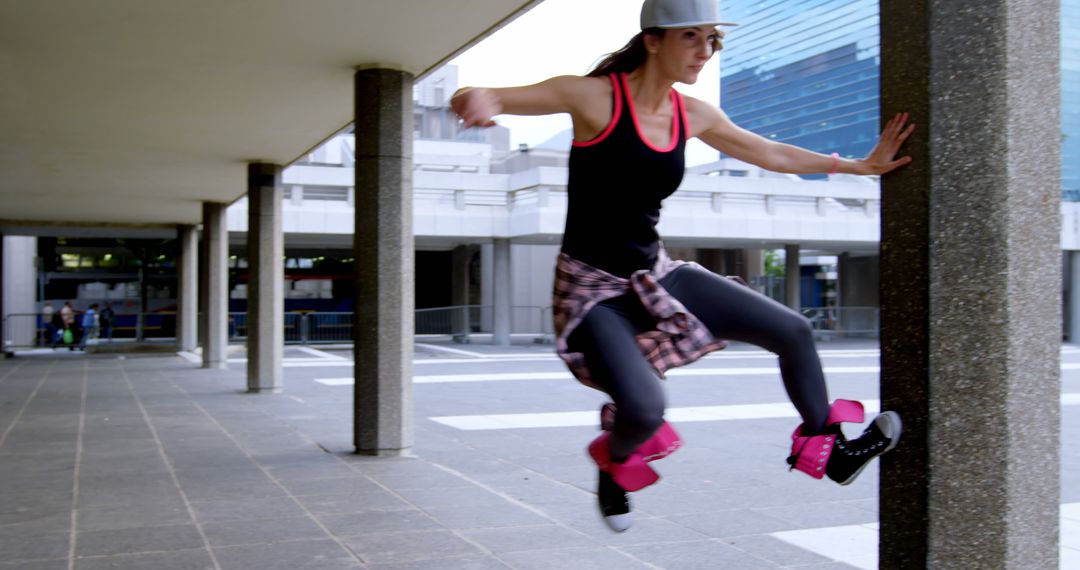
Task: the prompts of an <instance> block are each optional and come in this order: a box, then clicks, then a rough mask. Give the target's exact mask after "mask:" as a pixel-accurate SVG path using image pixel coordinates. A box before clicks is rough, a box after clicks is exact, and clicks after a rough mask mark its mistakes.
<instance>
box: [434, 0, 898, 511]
mask: <svg viewBox="0 0 1080 570" xmlns="http://www.w3.org/2000/svg"><path fill="white" fill-rule="evenodd" d="M717 4H718V3H717V2H716V0H645V3H644V5H643V6H642V9H641V33H639V34H638V35H636V36H634V38H633V39H631V40H630V42H629V43H628V44H627V45H626V46H625V47H623V48H622V49H620V50H619V51H617V52H615V53H613V54H611V55H609V56H608V57H607V58H606V59H604V60H603V61H602V62H600V64H599V65H597V67H596V68H595V69H594V70H593V71H592V72H590V73H589V74H588V75H587V76H585V77H577V76H563V77H554V78H551V79H548V80H546V81H543V82H541V83H537V84H536V85H530V86H526V87H512V88H505V89H487V88H464V89H461V90H460V91H458V92H457V93H456V94H455V95H454V97H453V99H452V101H451V104H452V106H453V109H454V111H455V112H456V113H457V114H458V116H460V117H461V119H462V121H463V123H464V126H465V127H466V128H468V127H488V126H492V125H494V124H495V123H494V122H493V121H492V117H494V116H495V115H499V114H502V113H507V114H513V115H547V114H552V113H569V114H570V116H571V118H572V119H573V126H574V142H573V146H572V149H571V151H570V176H569V182H568V185H567V191H568V194H569V205H568V209H567V216H566V230H565V233H564V236H563V242H562V251H561V253H560V254H559V257H558V262H557V266H556V269H555V293H554V312H555V327H556V328H555V330H556V333H557V339H556V349H557V351H558V353H559V356H560V357H561V358H562V359H563V360H564V361H565V362H566V363H567V365H568V367H569V368H570V370H571V371H572V372H573V374H574V375H575V376H576V377H577V378H578V379H579V380H580V381H581V382H582V383H584V384H585V385H587V386H590V387H593V388H596V389H598V390H602V391H603V392H605V393H607V394H608V395H610V396H611V399H612V400H613V402H614V405H610V404H609V405H606V406H605V407H604V409H603V410H602V412H601V425H602V426H603V427H604V430H605V431H604V433H603V434H602V435H601V436H600V437H599V438H597V439H596V440H595V441H593V442H592V443H591V444H590V445H589V446H588V452H589V455H591V456H592V458H593V459H594V460H595V461H596V463H597V466H598V468H599V481H598V489H597V497H598V500H599V505H600V511H601V513H602V515H603V516H604V520H605V522H606V523H607V524H608V525H609V526H610V527H611V528H612V529H613V530H616V531H620V532H621V531H624V530H626V529H627V528H629V526H630V522H631V519H630V504H629V500H628V498H627V492H628V491H637V490H639V489H642V488H644V487H646V486H648V485H650V484H652V483H654V482H655V481H656V480H657V478H658V477H657V475H656V473H655V472H654V471H653V470H652V468H651V467H649V466H648V464H647V463H648V462H650V461H653V460H655V459H659V458H662V457H664V456H666V455H668V454H670V453H671V452H673V451H675V450H676V449H677V448H678V447H679V446H680V445H681V444H682V442H681V440H680V439H679V437H678V435H677V434H676V433H675V431H674V430H673V429H672V427H671V426H670V425H669V424H668V423H666V422H665V421H664V409H665V406H666V402H665V396H664V391H663V389H662V387H661V384H660V378H661V376H662V374H663V373H664V371H665V370H667V369H670V368H672V367H675V366H681V365H684V364H688V363H690V362H693V361H695V360H697V359H698V358H700V357H702V356H703V355H705V354H707V353H708V352H710V351H713V350H717V349H719V348H723V346H724V344H725V341H724V340H721V339H728V340H737V341H743V342H748V343H751V344H755V345H757V346H760V347H763V348H765V349H766V350H769V351H771V352H773V353H775V354H776V355H777V356H778V357H779V363H780V373H781V376H782V377H783V381H784V387H785V389H786V390H787V393H788V396H789V397H790V398H791V401H792V403H793V404H794V405H795V408H796V409H797V410H798V412H799V414H800V416H801V417H802V420H803V421H802V424H801V425H800V426H799V427H798V428H796V430H795V433H794V434H793V435H792V450H791V455H790V457H788V464H789V465H790V466H791V468H792V469H798V470H800V471H803V472H805V473H807V474H809V475H811V476H813V477H816V478H819V479H820V478H822V477H824V476H828V477H829V478H830V479H832V480H834V481H836V482H838V483H840V484H842V485H846V484H848V483H850V482H851V481H853V480H854V479H855V477H857V476H858V474H859V473H860V472H861V471H862V470H863V468H864V467H865V466H866V464H867V463H868V462H869V461H870V460H871V459H873V458H874V457H877V456H878V455H881V454H882V453H885V452H886V451H889V450H890V449H892V448H894V447H895V446H896V444H897V441H898V440H899V438H900V432H901V422H900V416H899V415H897V414H896V413H895V412H885V413H883V414H881V415H879V416H878V417H877V418H875V419H874V421H873V422H871V423H870V425H869V427H868V428H867V429H866V431H864V432H863V434H862V435H861V436H860V437H858V438H857V439H853V440H847V439H845V437H844V434H843V433H842V432H841V430H840V426H839V424H840V422H852V421H853V422H861V421H863V409H862V405H861V404H859V403H858V402H853V401H850V400H836V401H835V402H834V403H833V404H832V405H830V404H829V400H828V396H827V392H826V387H825V378H824V375H823V373H822V370H821V362H820V360H819V359H818V355H817V350H816V348H815V346H814V339H813V334H812V332H811V328H810V325H809V323H808V321H807V320H806V319H805V318H804V317H802V316H801V315H800V314H799V313H797V312H795V311H792V310H791V309H789V308H787V307H785V306H783V305H781V304H780V303H777V302H775V301H773V300H771V299H769V298H768V297H766V296H764V295H761V294H759V293H757V292H755V291H753V290H752V289H750V288H748V287H746V286H744V285H741V284H739V283H737V282H735V281H733V280H731V279H728V278H724V277H720V276H718V275H716V274H713V273H711V272H709V271H707V270H705V269H704V268H702V267H701V266H699V265H697V264H694V263H686V262H681V261H675V260H672V259H670V258H669V257H668V256H667V254H666V252H665V251H664V247H663V244H662V243H661V241H660V237H659V235H658V234H657V232H656V224H657V222H658V221H659V217H660V205H661V202H662V201H663V199H664V198H666V197H668V196H669V195H671V194H672V193H673V192H674V191H675V189H676V188H677V187H678V186H679V184H680V182H681V181H682V177H683V172H684V149H685V146H686V141H687V140H688V139H690V138H691V137H698V138H699V139H701V140H702V141H704V142H705V143H707V144H708V145H710V146H712V147H713V148H715V149H717V150H719V151H721V152H723V153H724V154H726V155H728V156H732V157H734V158H736V159H739V160H742V161H745V162H748V163H751V164H754V165H757V166H759V167H761V168H764V169H767V170H772V171H776V172H787V173H796V174H811V173H839V172H842V173H849V174H862V175H869V174H884V173H886V172H889V171H891V170H893V169H895V168H897V167H899V166H902V165H904V164H907V163H908V162H910V160H911V159H910V158H908V157H904V158H899V159H897V158H895V156H896V153H897V151H898V150H899V148H900V145H901V144H902V143H903V142H904V140H905V139H907V137H908V136H909V135H910V134H911V132H912V130H913V129H914V125H908V124H907V120H908V117H907V115H906V114H902V115H897V116H896V117H894V118H893V119H892V120H890V121H889V123H888V124H887V125H885V128H884V130H883V131H882V134H881V137H880V139H879V140H878V143H877V145H876V146H875V147H874V149H873V150H872V151H871V152H870V154H869V155H867V157H866V158H864V159H861V160H848V159H842V158H840V157H839V156H838V155H837V154H836V153H833V154H832V155H831V156H830V155H825V154H818V153H815V152H810V151H808V150H804V149H802V148H799V147H795V146H792V145H787V144H782V143H777V142H774V141H770V140H768V139H766V138H763V137H760V136H758V135H756V134H754V133H751V132H749V131H746V130H744V129H742V128H739V127H738V126H736V125H735V124H734V123H732V122H731V120H729V119H728V117H727V116H726V115H725V114H724V113H723V111H721V110H720V109H718V108H716V107H714V106H712V105H709V104H707V103H704V102H702V101H699V100H697V99H694V98H693V97H684V96H683V95H681V94H680V93H679V92H678V91H676V90H675V89H673V87H672V86H673V84H675V83H685V84H693V83H695V82H696V81H697V79H698V74H699V73H701V70H702V68H703V67H704V66H705V64H706V63H707V62H708V61H709V59H710V58H712V56H713V55H715V54H716V52H717V51H718V50H720V49H721V47H722V46H721V40H722V39H723V37H724V33H723V32H721V31H719V30H717V29H716V26H718V25H723V22H721V20H720V19H719V17H718V8H717Z"/></svg>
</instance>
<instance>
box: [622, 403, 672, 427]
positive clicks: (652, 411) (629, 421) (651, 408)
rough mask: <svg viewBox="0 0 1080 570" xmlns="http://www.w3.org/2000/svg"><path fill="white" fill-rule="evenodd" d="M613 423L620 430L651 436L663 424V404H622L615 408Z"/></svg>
mask: <svg viewBox="0 0 1080 570" xmlns="http://www.w3.org/2000/svg"><path fill="white" fill-rule="evenodd" d="M615 422H616V423H617V424H618V425H620V426H621V429H622V430H625V431H632V432H634V433H644V434H651V433H653V432H654V431H656V430H657V429H659V428H660V426H661V425H663V423H664V402H663V401H662V400H661V401H658V402H634V403H629V404H628V403H626V402H623V403H622V406H619V407H617V411H616V413H615Z"/></svg>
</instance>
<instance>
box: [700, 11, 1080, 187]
mask: <svg viewBox="0 0 1080 570" xmlns="http://www.w3.org/2000/svg"><path fill="white" fill-rule="evenodd" d="M719 1H720V9H721V14H723V17H724V19H725V20H728V21H732V22H738V23H739V24H740V25H739V26H738V27H735V28H731V29H730V30H729V33H728V36H727V38H726V39H725V40H724V44H725V47H724V50H723V51H722V52H720V66H721V67H720V105H721V106H722V107H723V108H724V111H725V112H727V114H728V115H729V116H730V117H731V119H732V120H733V121H735V123H736V124H738V125H740V126H742V127H745V128H747V129H750V130H751V131H754V132H755V133H758V134H760V135H763V136H766V137H769V138H772V139H775V140H778V141H781V142H787V143H791V144H796V145H799V146H802V147H805V148H808V149H811V150H814V151H817V152H823V153H831V152H838V153H840V154H841V155H842V156H847V157H855V158H858V157H862V156H865V155H866V153H867V152H869V151H870V149H871V148H873V145H874V142H875V141H876V140H877V134H878V123H879V113H880V111H879V106H878V89H879V87H878V76H879V71H878V70H879V68H880V64H881V62H880V57H879V54H880V36H879V31H878V0H719ZM1061 101H1062V110H1061V123H1062V126H1061V130H1062V146H1061V162H1062V169H1061V170H1062V172H1061V188H1062V192H1063V196H1064V197H1065V198H1066V199H1068V200H1080V0H1062V2H1061Z"/></svg>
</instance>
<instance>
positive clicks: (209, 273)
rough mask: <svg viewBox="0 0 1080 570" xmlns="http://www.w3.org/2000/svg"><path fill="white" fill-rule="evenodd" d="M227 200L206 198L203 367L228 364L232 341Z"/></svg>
mask: <svg viewBox="0 0 1080 570" xmlns="http://www.w3.org/2000/svg"><path fill="white" fill-rule="evenodd" d="M227 207H228V205H227V204H219V203H216V202H203V240H204V241H205V242H206V311H205V312H204V313H203V320H204V321H205V322H206V324H205V329H206V336H205V337H203V345H202V357H203V368H226V367H227V362H226V359H227V348H228V343H229V228H228V225H226V217H225V210H226V208H227Z"/></svg>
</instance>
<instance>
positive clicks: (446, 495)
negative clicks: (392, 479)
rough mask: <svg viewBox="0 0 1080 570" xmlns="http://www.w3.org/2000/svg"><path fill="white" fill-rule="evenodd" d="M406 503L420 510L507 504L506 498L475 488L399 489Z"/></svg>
mask: <svg viewBox="0 0 1080 570" xmlns="http://www.w3.org/2000/svg"><path fill="white" fill-rule="evenodd" d="M398 494H399V495H401V497H402V498H404V499H405V500H406V501H409V502H410V503H412V504H414V505H416V506H418V507H420V508H422V509H427V508H438V507H459V506H465V507H468V506H489V505H490V506H500V505H505V504H509V502H508V501H507V500H506V498H504V497H501V496H499V495H497V494H495V493H492V492H491V491H488V490H487V489H483V488H480V487H476V486H471V487H449V488H422V489H401V490H400V491H398Z"/></svg>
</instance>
